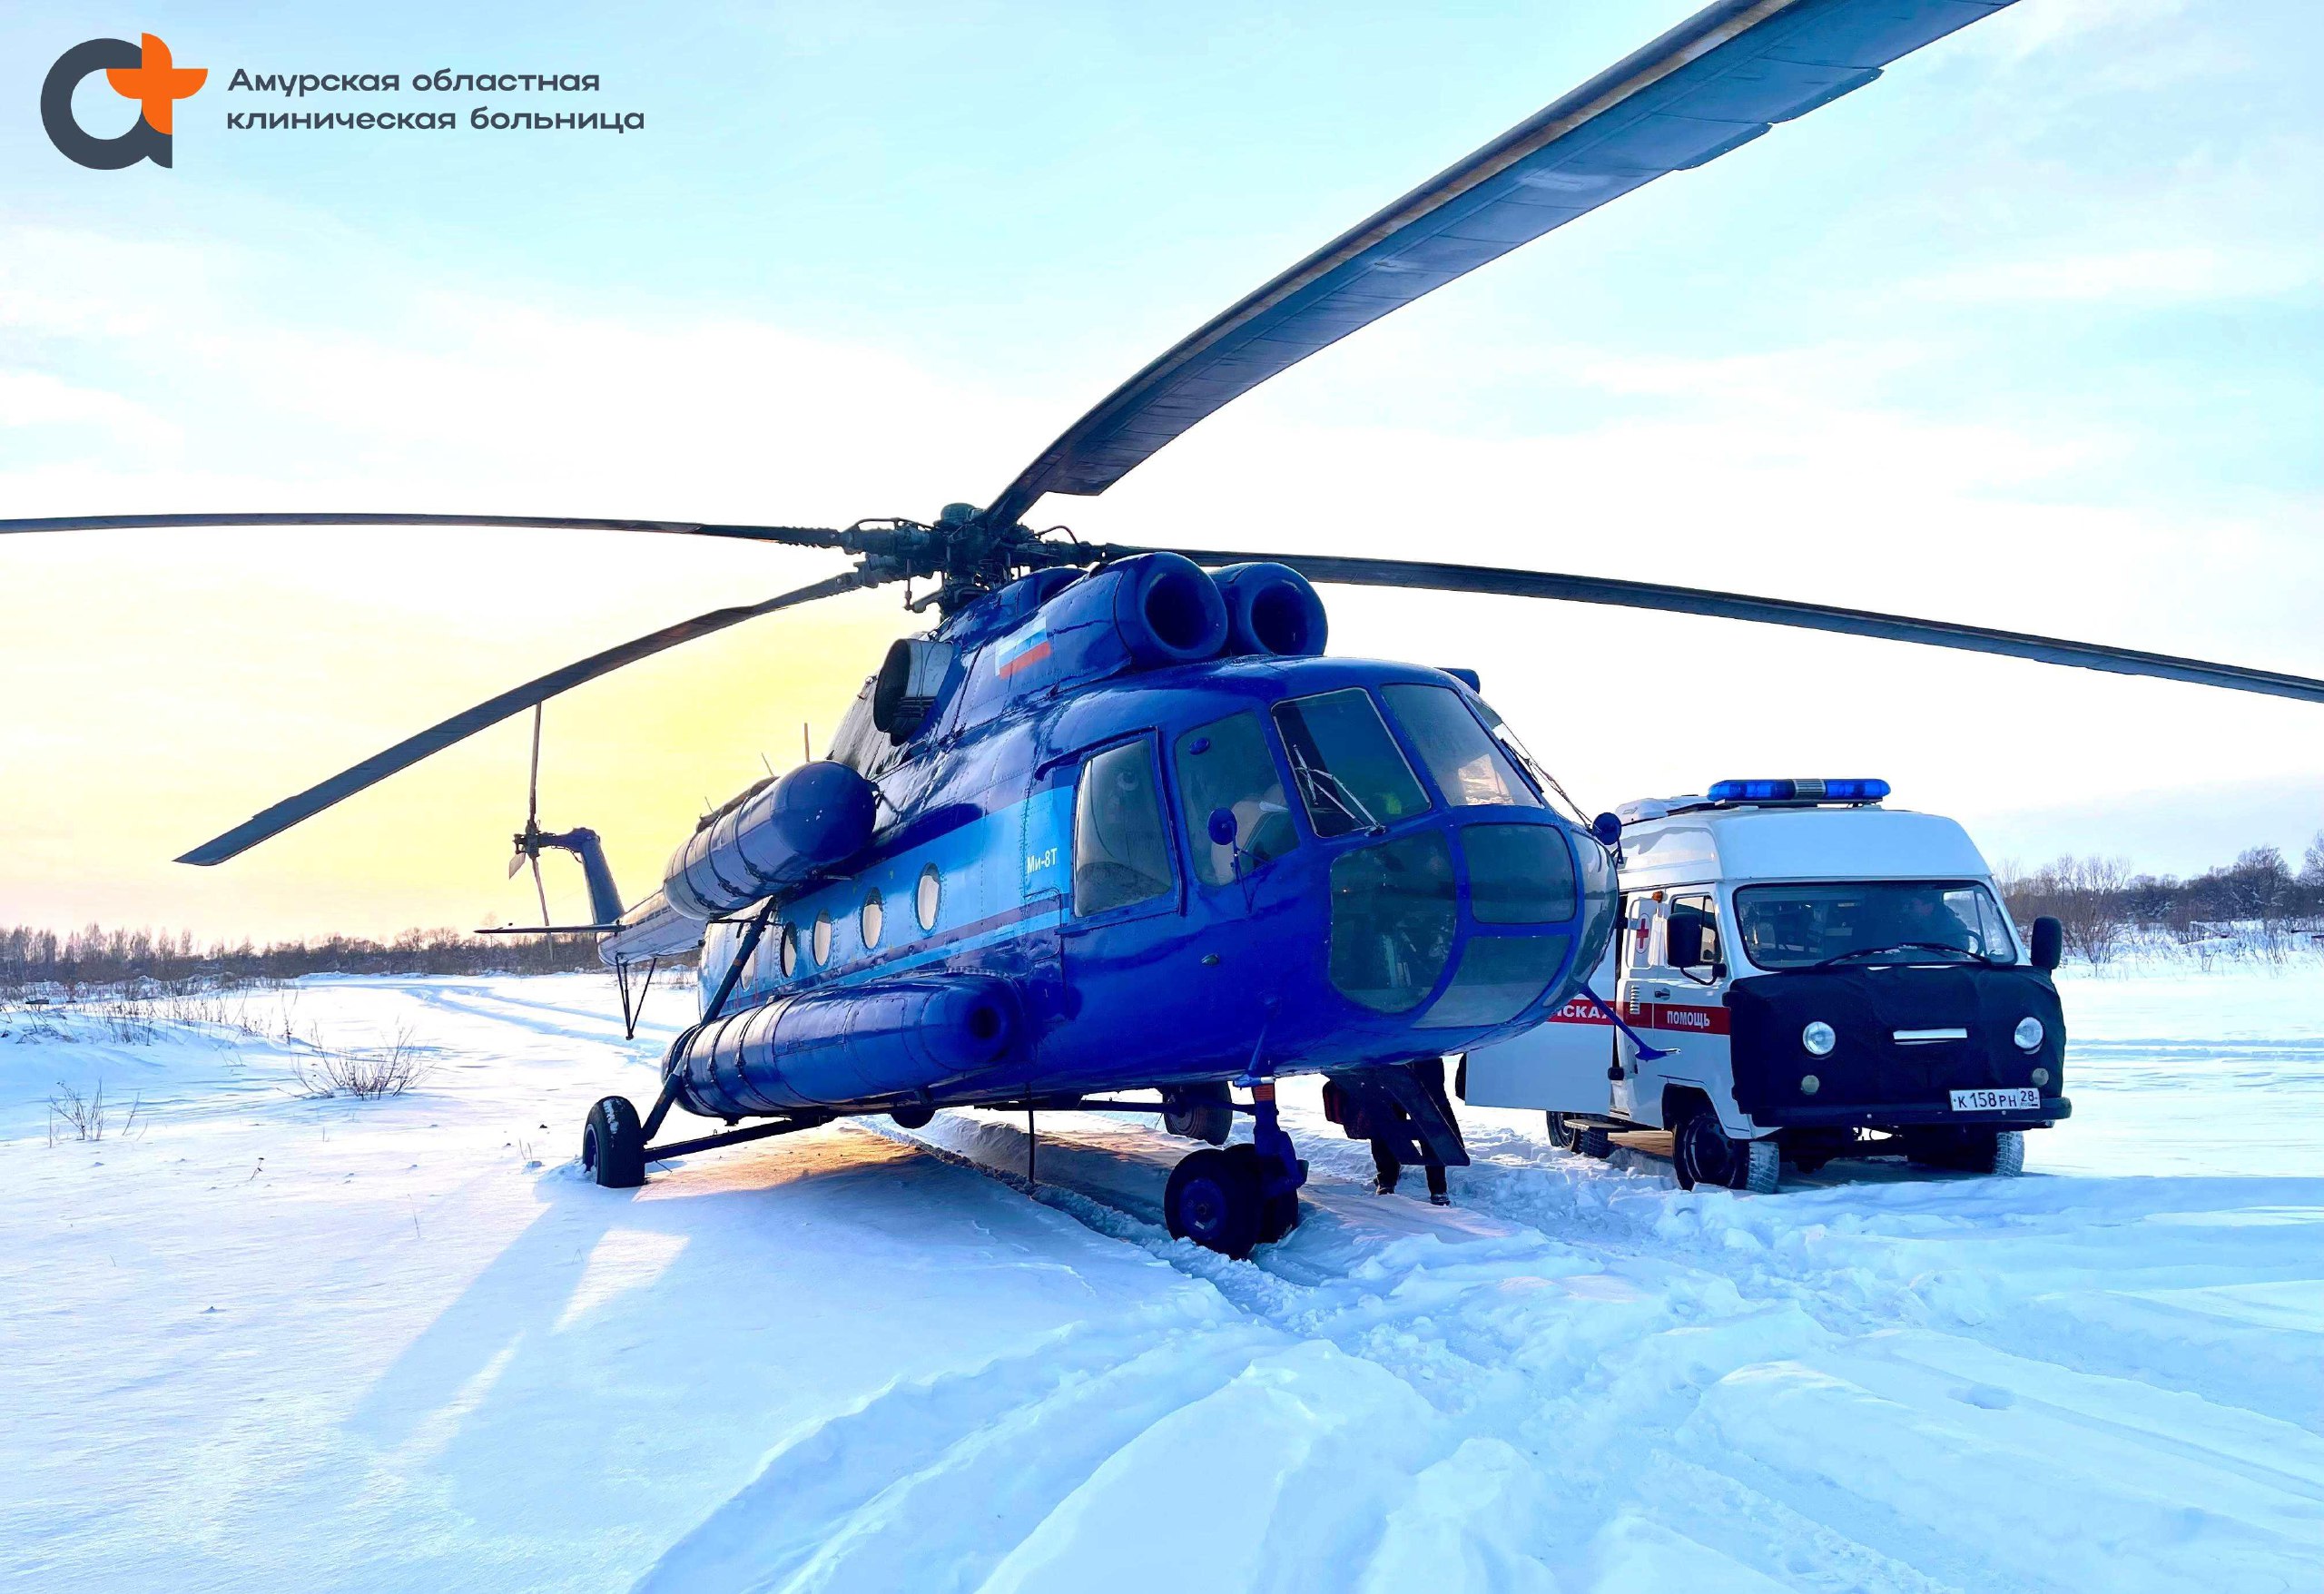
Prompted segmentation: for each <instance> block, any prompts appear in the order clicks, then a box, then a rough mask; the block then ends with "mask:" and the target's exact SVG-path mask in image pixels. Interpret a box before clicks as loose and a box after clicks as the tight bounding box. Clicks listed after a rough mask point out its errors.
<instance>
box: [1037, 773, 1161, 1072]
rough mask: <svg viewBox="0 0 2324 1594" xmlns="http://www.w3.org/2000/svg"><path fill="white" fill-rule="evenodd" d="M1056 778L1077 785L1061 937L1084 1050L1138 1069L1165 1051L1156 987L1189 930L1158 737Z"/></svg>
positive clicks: (1093, 1057)
mask: <svg viewBox="0 0 2324 1594" xmlns="http://www.w3.org/2000/svg"><path fill="white" fill-rule="evenodd" d="M1057 775H1058V776H1059V777H1068V775H1069V780H1070V786H1071V791H1072V807H1071V811H1070V812H1071V818H1070V823H1069V831H1068V839H1067V841H1066V846H1067V848H1068V852H1067V856H1066V857H1065V859H1064V860H1063V862H1064V863H1065V866H1066V876H1067V878H1066V888H1065V901H1064V910H1065V912H1064V919H1063V921H1062V925H1061V929H1060V934H1059V940H1060V942H1061V950H1062V952H1063V961H1064V976H1065V983H1066V988H1067V1010H1068V1012H1071V1013H1073V1014H1074V1015H1075V1016H1076V1022H1075V1024H1074V1028H1076V1029H1077V1030H1078V1032H1079V1035H1080V1038H1081V1040H1082V1042H1083V1044H1082V1046H1079V1047H1077V1048H1076V1050H1077V1051H1079V1052H1081V1054H1082V1057H1083V1058H1085V1059H1086V1060H1089V1061H1098V1060H1099V1059H1102V1062H1103V1064H1104V1066H1105V1068H1106V1069H1107V1071H1108V1073H1111V1074H1115V1075H1117V1076H1118V1075H1119V1074H1121V1073H1122V1072H1123V1071H1124V1069H1125V1068H1127V1069H1128V1071H1129V1072H1131V1073H1135V1071H1136V1070H1137V1068H1140V1067H1143V1066H1145V1065H1146V1064H1147V1063H1148V1062H1149V1061H1151V1062H1163V1061H1166V1060H1167V1056H1168V1052H1169V1050H1170V1048H1171V1038H1170V1033H1169V1026H1167V1024H1159V1023H1157V1022H1156V1021H1155V1018H1156V1009H1157V1006H1158V1005H1159V1004H1161V1003H1164V1002H1167V1000H1168V999H1170V997H1171V995H1172V993H1170V992H1168V991H1167V990H1164V989H1156V985H1157V981H1156V979H1155V974H1156V965H1157V960H1159V959H1166V958H1167V955H1168V953H1169V950H1170V949H1171V947H1172V946H1173V944H1174V943H1175V942H1177V940H1179V939H1180V938H1181V937H1182V936H1183V934H1184V931H1185V914H1184V911H1183V908H1184V904H1183V900H1182V898H1181V894H1180V887H1179V881H1178V871H1177V861H1176V855H1175V849H1174V848H1173V846H1172V844H1171V840H1170V822H1169V806H1168V804H1167V802H1166V801H1165V799H1164V796H1163V786H1162V772H1161V768H1160V766H1159V764H1158V763H1157V761H1156V758H1155V746H1154V738H1153V736H1152V735H1151V734H1139V735H1136V736H1130V737H1126V738H1124V739H1122V740H1119V741H1115V742H1110V743H1103V744H1100V745H1098V746H1096V747H1093V748H1090V749H1088V751H1087V752H1085V753H1082V754H1080V755H1079V758H1078V763H1077V764H1074V765H1072V766H1070V767H1069V769H1068V768H1065V767H1061V768H1059V770H1058V771H1057ZM1148 1053H1151V1054H1153V1056H1152V1057H1151V1058H1149V1057H1147V1054H1148Z"/></svg>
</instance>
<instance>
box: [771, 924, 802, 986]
mask: <svg viewBox="0 0 2324 1594" xmlns="http://www.w3.org/2000/svg"><path fill="white" fill-rule="evenodd" d="M774 956H775V960H776V961H777V962H778V963H780V964H781V965H782V966H783V978H784V979H790V978H791V976H792V975H793V973H795V972H796V971H797V970H798V968H799V931H798V929H797V927H796V926H793V925H789V924H786V925H784V926H783V928H782V930H779V931H778V932H776V935H775V938H774Z"/></svg>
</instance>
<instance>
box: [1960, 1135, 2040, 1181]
mask: <svg viewBox="0 0 2324 1594" xmlns="http://www.w3.org/2000/svg"><path fill="white" fill-rule="evenodd" d="M1962 1138H1963V1141H1964V1144H1963V1146H1962V1147H1961V1159H1960V1162H1959V1165H1958V1166H1960V1167H1961V1168H1962V1169H1964V1170H1965V1171H1966V1172H1968V1173H1973V1174H1991V1175H1993V1176H1995V1177H1997V1178H2004V1179H2014V1178H2015V1177H2017V1176H2018V1175H2020V1174H2022V1173H2024V1171H2025V1131H2024V1130H2023V1129H1972V1130H1970V1131H1968V1132H1967V1133H1966V1134H1965V1136H1963V1137H1962Z"/></svg>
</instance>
